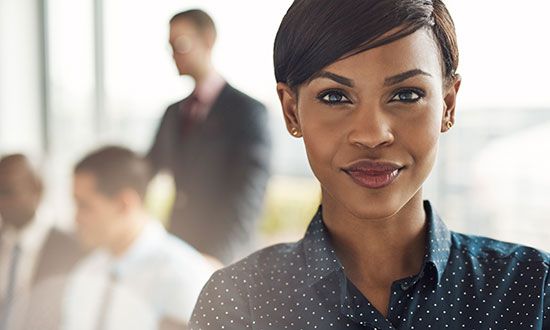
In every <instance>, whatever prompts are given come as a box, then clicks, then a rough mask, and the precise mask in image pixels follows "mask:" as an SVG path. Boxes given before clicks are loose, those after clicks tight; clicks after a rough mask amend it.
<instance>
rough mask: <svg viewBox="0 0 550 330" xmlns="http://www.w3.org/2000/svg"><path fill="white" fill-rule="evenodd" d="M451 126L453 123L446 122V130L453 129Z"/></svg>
mask: <svg viewBox="0 0 550 330" xmlns="http://www.w3.org/2000/svg"><path fill="white" fill-rule="evenodd" d="M453 125H454V124H453V122H452V121H450V120H449V121H448V122H447V129H451V128H453Z"/></svg>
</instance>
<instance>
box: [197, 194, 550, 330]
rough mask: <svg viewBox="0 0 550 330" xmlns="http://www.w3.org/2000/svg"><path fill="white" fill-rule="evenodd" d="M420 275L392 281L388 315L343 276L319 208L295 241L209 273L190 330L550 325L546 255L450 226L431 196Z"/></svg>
mask: <svg viewBox="0 0 550 330" xmlns="http://www.w3.org/2000/svg"><path fill="white" fill-rule="evenodd" d="M424 208H425V211H426V214H427V219H428V226H427V230H428V242H427V247H426V254H425V256H424V262H423V266H422V268H421V271H420V273H419V274H417V275H415V276H411V277H409V278H404V279H401V280H398V281H396V282H394V283H393V285H392V287H391V293H390V302H389V306H388V310H387V314H386V315H387V316H386V317H384V316H383V315H382V314H381V313H380V312H378V311H377V310H376V309H375V308H374V307H373V306H372V305H371V304H370V303H369V301H368V300H367V299H366V298H365V296H363V295H362V294H361V292H360V291H359V290H358V289H357V288H356V287H355V286H354V285H353V283H351V281H350V280H349V279H347V278H346V276H345V275H344V271H343V267H342V265H341V264H340V262H339V261H338V258H337V257H336V254H335V252H334V250H333V247H332V245H331V242H330V238H329V235H328V233H327V228H326V227H325V225H324V223H323V220H322V214H321V208H319V211H318V212H317V214H316V215H315V217H314V218H313V220H312V222H311V223H310V225H309V227H308V229H307V232H306V234H305V236H304V238H303V239H302V240H300V241H299V242H297V243H292V244H279V245H275V246H272V247H268V248H266V249H263V250H260V251H258V252H256V253H254V254H252V255H250V256H249V257H247V258H245V259H243V260H241V261H239V262H237V263H235V264H233V265H231V266H228V267H227V268H224V269H222V270H220V271H218V272H216V273H215V274H214V275H213V276H212V277H211V278H210V280H209V282H208V283H207V284H206V286H205V287H204V288H203V290H202V293H201V295H200V297H199V299H198V301H197V305H196V306H195V309H194V311H193V315H192V318H191V321H190V324H189V327H190V328H191V329H193V330H206V329H258V330H260V329H379V330H380V329H384V330H386V329H422V330H425V329H468V330H473V329H483V330H487V329H499V330H502V329H509V330H515V329H550V320H548V316H549V315H550V297H546V295H547V294H550V286H549V283H548V282H549V280H548V276H547V275H548V268H549V255H548V254H546V253H544V252H541V251H538V250H535V249H532V248H528V247H524V246H521V245H515V244H510V243H503V242H499V241H495V240H491V239H488V238H483V237H477V236H469V235H463V234H458V233H454V232H451V231H449V230H448V229H447V227H446V226H445V225H444V224H443V222H442V221H441V220H440V219H439V217H438V216H437V215H434V213H433V211H432V208H431V206H430V203H429V202H427V201H426V202H425V203H424Z"/></svg>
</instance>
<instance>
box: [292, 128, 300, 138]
mask: <svg viewBox="0 0 550 330" xmlns="http://www.w3.org/2000/svg"><path fill="white" fill-rule="evenodd" d="M290 133H291V134H292V136H294V137H299V136H300V132H299V131H298V129H297V128H296V127H292V128H291V129H290Z"/></svg>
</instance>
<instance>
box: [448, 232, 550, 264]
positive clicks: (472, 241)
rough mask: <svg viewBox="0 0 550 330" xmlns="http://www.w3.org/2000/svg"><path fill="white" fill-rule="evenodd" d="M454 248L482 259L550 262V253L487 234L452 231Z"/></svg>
mask: <svg viewBox="0 0 550 330" xmlns="http://www.w3.org/2000/svg"><path fill="white" fill-rule="evenodd" d="M451 236H452V249H454V250H455V251H457V252H458V253H461V254H467V255H469V256H470V257H472V258H475V259H480V260H489V259H490V260H493V261H497V260H501V261H507V260H510V259H514V260H516V261H517V262H527V263H544V264H546V265H549V264H550V254H549V253H548V252H546V251H543V250H541V249H537V248H534V247H530V246H527V245H522V244H517V243H511V242H505V241H501V240H498V239H493V238H489V237H485V236H477V235H468V234H462V233H456V232H451Z"/></svg>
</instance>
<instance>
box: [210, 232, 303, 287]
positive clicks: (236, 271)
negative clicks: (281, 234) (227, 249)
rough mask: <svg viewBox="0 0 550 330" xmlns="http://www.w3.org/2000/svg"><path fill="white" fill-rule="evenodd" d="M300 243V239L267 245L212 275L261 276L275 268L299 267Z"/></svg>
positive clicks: (219, 276) (300, 258) (220, 276)
mask: <svg viewBox="0 0 550 330" xmlns="http://www.w3.org/2000/svg"><path fill="white" fill-rule="evenodd" d="M302 243H303V241H302V240H300V241H298V242H293V243H280V244H275V245H271V246H268V247H266V248H263V249H261V250H258V251H256V252H254V253H252V254H250V255H249V256H247V257H245V258H243V259H241V260H239V261H236V262H235V263H232V264H230V265H228V266H226V267H224V268H222V269H220V270H218V271H216V273H214V275H213V276H212V277H213V278H214V277H218V278H224V277H226V278H237V277H238V276H239V275H240V274H246V276H249V275H254V276H261V277H263V276H265V275H266V274H270V273H273V272H274V271H277V270H280V271H282V270H283V269H285V271H286V270H287V269H291V268H292V267H300V265H301V264H302V260H303V259H304V253H303V246H302V245H303V244H302Z"/></svg>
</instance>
